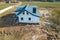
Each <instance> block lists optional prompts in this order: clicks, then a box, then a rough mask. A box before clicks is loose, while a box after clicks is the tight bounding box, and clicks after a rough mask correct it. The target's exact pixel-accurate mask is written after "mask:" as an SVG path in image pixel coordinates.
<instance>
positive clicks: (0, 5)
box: [0, 4, 13, 10]
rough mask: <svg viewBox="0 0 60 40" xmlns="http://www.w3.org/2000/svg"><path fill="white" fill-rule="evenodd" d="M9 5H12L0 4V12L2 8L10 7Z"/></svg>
mask: <svg viewBox="0 0 60 40" xmlns="http://www.w3.org/2000/svg"><path fill="white" fill-rule="evenodd" d="M11 5H13V4H0V10H1V9H4V8H6V7H8V6H11Z"/></svg>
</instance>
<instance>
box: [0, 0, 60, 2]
mask: <svg viewBox="0 0 60 40" xmlns="http://www.w3.org/2000/svg"><path fill="white" fill-rule="evenodd" d="M1 1H40V2H55V1H60V0H0V2H1Z"/></svg>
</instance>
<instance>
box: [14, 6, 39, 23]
mask: <svg viewBox="0 0 60 40" xmlns="http://www.w3.org/2000/svg"><path fill="white" fill-rule="evenodd" d="M15 13H16V15H17V17H18V19H17V21H18V22H19V23H35V24H38V23H39V19H40V14H39V11H38V10H37V7H36V6H31V5H25V6H20V7H17V10H16V11H15Z"/></svg>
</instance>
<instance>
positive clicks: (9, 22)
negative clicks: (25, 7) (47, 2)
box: [0, 14, 36, 27]
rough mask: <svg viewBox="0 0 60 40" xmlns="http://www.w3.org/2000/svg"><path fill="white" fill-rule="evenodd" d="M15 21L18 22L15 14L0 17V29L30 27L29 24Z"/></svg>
mask: <svg viewBox="0 0 60 40" xmlns="http://www.w3.org/2000/svg"><path fill="white" fill-rule="evenodd" d="M16 20H18V17H17V16H16V15H15V14H7V15H5V16H3V17H0V27H10V26H25V25H27V24H29V25H32V24H31V23H24V24H23V23H17V21H16ZM34 25H36V24H34Z"/></svg>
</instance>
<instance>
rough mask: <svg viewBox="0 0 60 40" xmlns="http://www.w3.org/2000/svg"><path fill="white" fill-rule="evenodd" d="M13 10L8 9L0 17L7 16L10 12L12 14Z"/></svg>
mask: <svg viewBox="0 0 60 40" xmlns="http://www.w3.org/2000/svg"><path fill="white" fill-rule="evenodd" d="M13 10H15V8H12V9H9V10H8V11H6V12H4V13H2V14H0V17H2V16H5V15H7V14H10V13H11V12H13Z"/></svg>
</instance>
